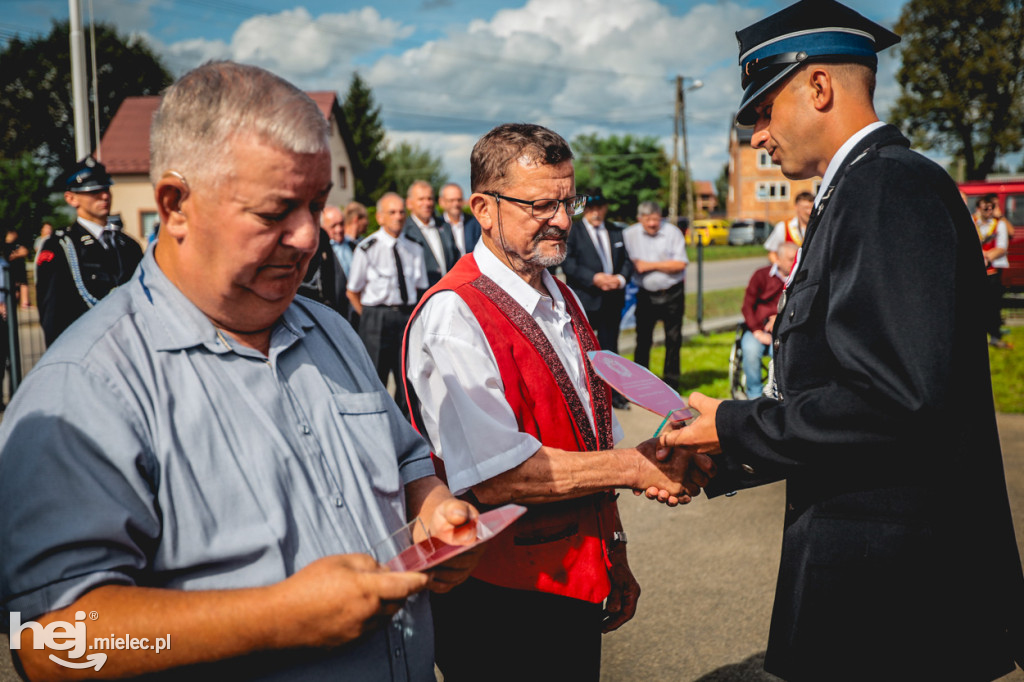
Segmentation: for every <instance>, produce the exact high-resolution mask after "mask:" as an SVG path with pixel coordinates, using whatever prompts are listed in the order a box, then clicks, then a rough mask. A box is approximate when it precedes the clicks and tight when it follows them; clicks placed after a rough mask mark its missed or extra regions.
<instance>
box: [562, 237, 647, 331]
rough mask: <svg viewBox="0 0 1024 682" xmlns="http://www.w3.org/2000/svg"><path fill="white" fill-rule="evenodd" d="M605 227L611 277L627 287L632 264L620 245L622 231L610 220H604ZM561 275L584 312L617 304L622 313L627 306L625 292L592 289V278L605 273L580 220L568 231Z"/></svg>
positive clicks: (624, 249) (624, 248)
mask: <svg viewBox="0 0 1024 682" xmlns="http://www.w3.org/2000/svg"><path fill="white" fill-rule="evenodd" d="M604 226H605V228H606V229H607V230H608V241H609V245H610V246H611V251H612V274H613V275H622V276H623V277H625V278H626V282H627V283H628V282H629V280H630V279H631V278H632V277H633V261H631V260H630V259H629V254H628V253H626V247H625V245H624V243H623V241H622V227H620V226H619V225H615V224H614V223H612V221H610V220H605V221H604ZM562 272H564V273H565V281H566V283H567V284H568V285H569V286H570V287H571V288H572V290H573V291H574V292H576V295H577V296H579V299H580V303H582V304H583V309H584V310H587V311H594V310H597V309H598V308H600V307H601V303H602V301H605V300H607V301H611V302H612V304H617V305H618V308H619V310H622V306H623V304H624V303H625V302H626V290H625V289H624V288H623V289H615V290H614V291H602V290H601V289H600V288H599V287H596V286H594V275H595V274H596V273H598V272H604V266H603V265H602V264H601V256H599V255H598V253H597V247H596V246H595V245H594V240H593V239H591V238H590V234H589V233H588V232H587V228H586V226H585V225H584V224H583V221H581V220H577V221H576V222H574V223H573V224H572V229H571V230H569V237H568V238H567V239H566V253H565V261H563V262H562Z"/></svg>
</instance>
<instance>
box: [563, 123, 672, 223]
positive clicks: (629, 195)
mask: <svg viewBox="0 0 1024 682" xmlns="http://www.w3.org/2000/svg"><path fill="white" fill-rule="evenodd" d="M572 149H573V153H574V155H575V156H576V164H575V165H576V188H577V191H583V190H585V189H586V188H587V187H595V186H596V187H600V188H601V192H602V193H603V194H604V196H605V197H607V198H608V210H609V213H610V215H611V216H612V217H613V218H615V219H617V220H624V221H627V222H633V221H634V220H635V219H636V209H637V206H639V205H640V203H641V202H643V201H657V202H658V203H660V204H661V205H662V206H663V207H666V209H667V204H668V196H669V170H670V169H669V160H668V157H667V156H666V155H665V150H664V149H663V148H662V147H661V145H660V144H659V143H658V138H656V137H654V136H647V137H634V136H633V135H623V136H622V137H619V136H618V135H611V136H609V137H600V136H598V135H595V134H589V135H577V136H576V137H575V138H573V140H572ZM682 175H683V174H682V173H680V180H679V185H680V187H681V188H683V187H685V186H686V185H685V184H683V183H684V182H685V180H684V178H683V177H682ZM680 195H682V196H683V201H685V196H686V192H685V191H683V190H680ZM666 214H667V210H666Z"/></svg>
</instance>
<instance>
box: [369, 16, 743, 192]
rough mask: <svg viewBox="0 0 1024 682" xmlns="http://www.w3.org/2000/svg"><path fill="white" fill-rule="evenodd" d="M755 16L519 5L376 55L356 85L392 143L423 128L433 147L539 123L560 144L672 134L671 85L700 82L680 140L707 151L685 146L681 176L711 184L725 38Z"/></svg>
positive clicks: (722, 116)
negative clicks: (372, 102)
mask: <svg viewBox="0 0 1024 682" xmlns="http://www.w3.org/2000/svg"><path fill="white" fill-rule="evenodd" d="M761 14H762V12H761V10H758V9H747V8H743V7H741V6H740V5H738V4H737V3H735V2H717V3H713V4H711V3H706V4H700V5H696V6H694V7H693V8H692V9H690V10H689V11H688V12H687V13H686V14H683V15H673V14H672V13H671V12H670V11H669V9H668V8H667V7H665V6H664V5H662V4H660V3H659V2H656V1H655V0H634V1H632V2H629V3H624V2H622V1H621V0H577V1H574V2H569V1H567V0H566V1H558V2H555V1H552V0H529V1H528V2H527V3H526V4H525V5H524V6H523V7H521V8H517V9H503V10H500V11H498V12H496V13H495V15H494V16H493V18H491V19H489V20H482V19H476V20H473V21H471V22H470V23H469V25H468V26H467V27H466V28H465V30H463V31H459V32H453V33H452V34H449V35H448V36H447V37H445V38H442V39H438V40H435V41H432V42H428V43H426V44H424V45H422V46H420V47H417V48H414V49H410V50H408V51H406V52H404V53H401V54H398V55H386V56H384V57H382V58H381V59H379V60H378V61H377V62H376V63H375V64H374V65H373V67H372V68H371V69H369V70H368V71H367V72H366V76H367V79H368V80H369V82H370V84H371V86H372V87H373V88H374V93H375V95H376V96H377V97H378V99H379V100H380V102H381V103H382V109H383V112H384V115H385V118H386V120H387V123H388V125H389V128H390V129H391V130H393V131H395V133H394V134H397V133H398V132H399V131H403V132H402V134H403V135H406V136H408V135H415V133H414V132H413V131H422V130H424V128H427V129H432V130H436V131H438V132H437V133H432V134H431V136H432V138H433V143H435V144H436V142H437V140H436V136H437V135H438V134H441V135H454V134H456V133H455V132H454V131H459V133H458V134H460V135H464V134H465V131H466V130H472V131H473V132H474V133H475V134H476V135H479V134H482V133H483V132H485V131H486V130H487V129H488V128H490V127H491V125H493V124H495V123H499V122H502V121H531V122H537V123H541V124H544V125H548V126H550V127H552V128H554V129H555V130H557V131H558V132H560V133H561V134H563V135H564V136H566V137H567V138H572V137H573V136H575V135H576V134H578V133H580V132H597V133H599V134H612V133H614V134H625V133H632V134H639V135H654V136H658V137H662V136H665V135H671V130H672V116H673V110H674V100H673V97H674V83H673V79H674V76H675V75H676V74H684V75H686V76H692V77H695V78H698V77H699V78H701V79H703V80H704V82H705V85H704V88H703V89H702V90H700V91H696V92H693V93H691V94H688V96H687V104H688V111H687V118H688V134H689V135H691V136H693V137H695V138H700V139H701V140H707V143H701V144H694V143H693V140H692V139H691V144H690V147H691V165H692V167H693V168H694V172H695V175H696V176H698V177H701V178H707V179H713V178H714V177H717V174H718V173H719V172H720V170H721V165H722V164H723V163H724V162H725V155H726V153H727V140H728V130H729V123H730V121H731V116H732V113H733V111H734V109H735V107H736V104H738V102H739V95H740V89H739V77H738V73H737V69H736V67H735V66H734V65H735V58H736V42H735V38H734V36H733V32H734V31H735V29H736V28H737V27H740V26H743V25H745V24H747V23H750V22H752V21H754V20H756V19H757V18H759V17H760V15H761ZM687 83H688V84H689V83H690V81H687ZM428 126H429V127H428ZM450 131H452V132H450ZM422 134H424V135H426V133H422ZM411 141H416V140H411ZM419 141H420V142H421V143H422V142H423V139H420V140H419ZM463 165H464V166H465V165H468V154H467V157H466V159H465V162H464V163H463ZM449 168H451V166H449ZM449 172H451V173H452V174H453V177H454V176H456V175H457V171H456V170H455V169H454V168H451V170H450V171H449ZM455 179H456V180H457V181H465V180H468V171H466V177H464V178H463V177H455Z"/></svg>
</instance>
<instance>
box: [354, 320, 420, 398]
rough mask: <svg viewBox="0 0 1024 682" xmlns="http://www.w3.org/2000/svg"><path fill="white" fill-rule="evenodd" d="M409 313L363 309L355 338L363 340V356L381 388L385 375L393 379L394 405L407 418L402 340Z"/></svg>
mask: <svg viewBox="0 0 1024 682" xmlns="http://www.w3.org/2000/svg"><path fill="white" fill-rule="evenodd" d="M412 310H413V308H412V306H397V305H377V306H363V314H362V316H361V318H360V320H359V338H361V339H362V340H363V345H364V346H366V352H367V353H369V355H370V360H371V362H373V366H374V367H376V368H377V376H378V377H380V382H381V383H382V384H384V386H385V387H386V386H387V385H388V375H389V374H390V375H393V376H394V377H395V402H396V403H398V408H399V409H400V410H402V414H403V415H405V416H406V417H407V418H408V416H409V405H408V404H407V403H406V402H405V387H404V384H403V382H402V376H403V375H404V372H403V371H402V336H403V335H404V334H405V325H406V324H408V323H409V316H410V315H411V314H412Z"/></svg>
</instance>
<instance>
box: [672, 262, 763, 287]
mask: <svg viewBox="0 0 1024 682" xmlns="http://www.w3.org/2000/svg"><path fill="white" fill-rule="evenodd" d="M765 265H768V256H767V255H765V256H764V257H763V258H734V259H732V260H715V261H710V262H707V263H704V268H703V269H704V273H703V279H704V291H715V290H717V289H739V288H745V287H746V286H747V283H748V282H749V281H750V276H751V275H752V274H754V270H757V269H758V268H762V267H764V266H765ZM686 291H687V293H695V292H696V291H697V262H696V261H690V264H689V265H688V266H687V267H686Z"/></svg>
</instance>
